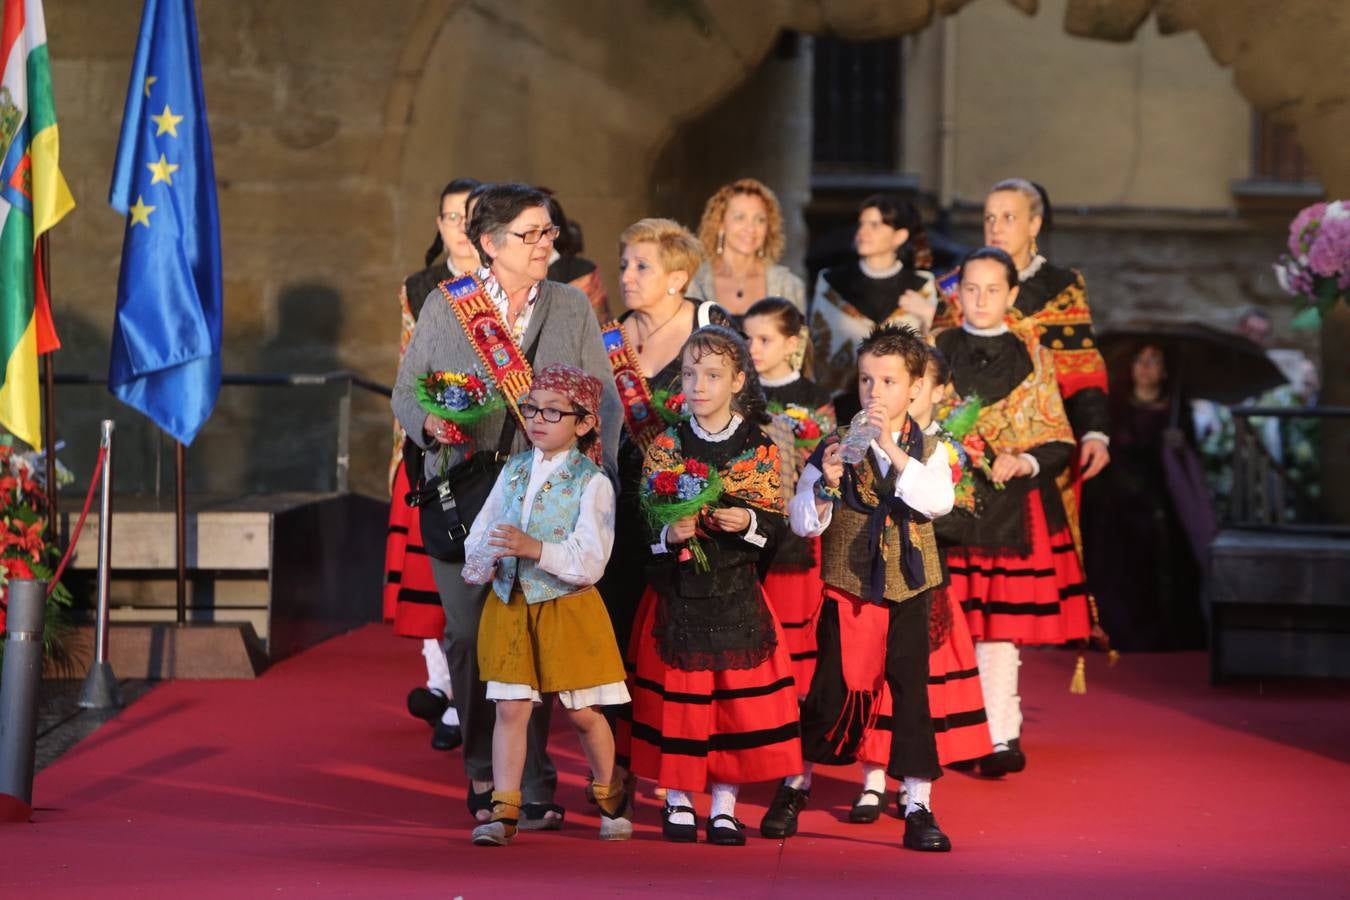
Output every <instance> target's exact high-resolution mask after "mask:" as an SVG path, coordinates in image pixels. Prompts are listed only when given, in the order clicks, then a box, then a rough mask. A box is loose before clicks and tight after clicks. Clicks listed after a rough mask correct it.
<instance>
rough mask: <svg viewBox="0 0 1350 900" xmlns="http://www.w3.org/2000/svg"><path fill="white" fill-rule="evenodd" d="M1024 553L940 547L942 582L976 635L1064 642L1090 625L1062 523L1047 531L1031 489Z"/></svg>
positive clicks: (1023, 641)
mask: <svg viewBox="0 0 1350 900" xmlns="http://www.w3.org/2000/svg"><path fill="white" fill-rule="evenodd" d="M1027 529H1028V532H1029V534H1030V538H1031V552H1030V553H1028V554H1027V555H1026V556H1015V555H1012V554H1001V553H990V552H988V551H987V550H982V549H980V548H976V547H951V548H949V549H948V550H946V554H947V568H948V570H949V572H950V574H951V580H950V583H949V584H948V586H947V590H948V592H949V593H950V594H951V595H952V598H953V599H955V600H956V601H957V602H959V603H960V604H961V608H962V610H964V612H965V614H966V624H967V625H968V626H969V627H970V636H971V638H972V639H974V640H976V641H1012V642H1014V643H1017V644H1064V643H1068V642H1069V641H1075V640H1085V639H1086V638H1087V636H1088V632H1089V630H1090V627H1091V626H1090V622H1089V616H1088V599H1087V585H1086V583H1085V581H1084V578H1083V566H1082V564H1081V563H1080V562H1079V559H1078V550H1077V548H1076V547H1075V546H1074V543H1073V536H1072V535H1071V534H1070V533H1069V529H1068V527H1067V526H1066V527H1064V528H1062V529H1060V530H1059V531H1056V532H1055V533H1054V534H1051V533H1050V530H1049V528H1048V527H1047V525H1046V521H1045V508H1044V507H1043V506H1042V505H1041V499H1040V495H1039V494H1038V493H1036V492H1035V491H1033V492H1031V493H1030V494H1029V495H1028V496H1027Z"/></svg>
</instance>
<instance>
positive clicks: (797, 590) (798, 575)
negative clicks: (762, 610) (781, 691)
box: [764, 539, 825, 697]
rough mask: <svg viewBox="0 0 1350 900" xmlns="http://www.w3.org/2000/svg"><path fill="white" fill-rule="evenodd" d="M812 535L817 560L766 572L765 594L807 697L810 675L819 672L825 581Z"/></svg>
mask: <svg viewBox="0 0 1350 900" xmlns="http://www.w3.org/2000/svg"><path fill="white" fill-rule="evenodd" d="M818 543H819V541H817V540H815V539H811V541H810V544H811V552H812V557H813V558H814V559H815V564H814V565H812V566H811V568H809V569H806V570H800V569H799V570H788V571H781V570H775V569H770V570H769V573H768V574H767V575H766V576H764V596H765V598H766V599H767V600H768V601H769V608H770V609H772V610H773V614H774V615H775V616H776V617H777V618H778V624H779V625H781V626H782V629H783V630H782V631H781V632H779V633H780V634H781V635H782V638H783V644H784V645H785V646H786V647H787V652H788V659H790V660H791V661H792V677H793V678H795V679H796V680H797V696H798V697H805V696H806V692H807V691H808V690H810V689H811V676H812V675H814V674H815V673H816V657H817V656H819V652H818V650H817V648H816V624H817V622H818V621H819V620H820V605H821V603H822V602H823V601H824V598H825V594H824V588H825V584H824V582H822V581H821V580H820V556H819V550H818V548H817V547H816V545H817V544H818Z"/></svg>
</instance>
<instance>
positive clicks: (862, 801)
mask: <svg viewBox="0 0 1350 900" xmlns="http://www.w3.org/2000/svg"><path fill="white" fill-rule="evenodd" d="M862 770H863V790H864V791H876V792H877V793H878V794H884V793H886V767H885V766H878V765H876V764H875V763H863V767H862ZM879 802H880V801H879V800H877V798H876V796H875V795H873V794H861V795H859V797H858V805H859V806H876V805H877V804H878V803H879Z"/></svg>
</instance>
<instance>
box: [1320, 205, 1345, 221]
mask: <svg viewBox="0 0 1350 900" xmlns="http://www.w3.org/2000/svg"><path fill="white" fill-rule="evenodd" d="M1328 219H1350V203H1347V202H1346V201H1344V200H1336V201H1333V202H1331V203H1328V204H1327V211H1326V212H1325V213H1323V214H1322V221H1324V222H1325V221H1327V220H1328Z"/></svg>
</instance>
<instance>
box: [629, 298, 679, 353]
mask: <svg viewBox="0 0 1350 900" xmlns="http://www.w3.org/2000/svg"><path fill="white" fill-rule="evenodd" d="M683 308H684V302H683V301H681V302H680V305H679V306H677V307H675V312H674V313H672V314H671V316H670V318H668V319H666V320H665V321H664V322H662V323H661V324H660V325H657V326H656V327H655V328H653V329H652V330H651V331H649V332H647V334H646V335H642V334H639V335H638V342H637V352H638V353H639V354H641V353H642V348H643V347H645V346H647V342H648V341H649V340H651V339H652V335H654V334H656V333H657V332H658V331H660V330H661V329H662V328H665V327H666V326H667V325H669V324H670V323H671V322H674V321H675V317H676V316H678V315H679V314H680V310H681V309H683ZM637 325H638V323H637V322H634V323H633V326H634V328H636V327H637Z"/></svg>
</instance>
